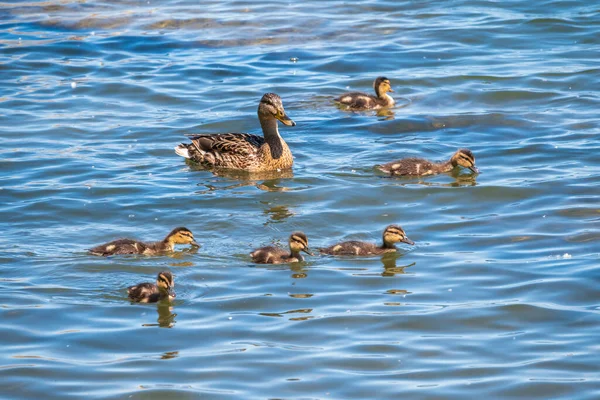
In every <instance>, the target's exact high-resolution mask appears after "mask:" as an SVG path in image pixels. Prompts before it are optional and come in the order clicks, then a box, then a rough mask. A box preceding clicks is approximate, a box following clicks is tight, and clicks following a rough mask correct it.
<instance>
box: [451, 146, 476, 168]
mask: <svg viewBox="0 0 600 400" xmlns="http://www.w3.org/2000/svg"><path fill="white" fill-rule="evenodd" d="M450 162H451V163H452V166H453V167H456V166H457V165H460V166H461V167H465V168H469V169H470V170H471V171H473V172H475V173H476V174H478V173H479V169H478V168H477V167H476V166H475V156H474V155H473V153H471V150H469V149H459V150H458V151H457V152H456V153H454V155H453V156H452V158H451V159H450Z"/></svg>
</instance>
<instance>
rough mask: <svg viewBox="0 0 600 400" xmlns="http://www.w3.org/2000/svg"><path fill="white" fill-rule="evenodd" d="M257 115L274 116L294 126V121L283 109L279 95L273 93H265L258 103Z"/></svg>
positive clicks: (283, 122) (285, 123)
mask: <svg viewBox="0 0 600 400" xmlns="http://www.w3.org/2000/svg"><path fill="white" fill-rule="evenodd" d="M258 115H259V117H264V118H275V119H278V120H279V121H281V123H282V124H284V125H287V126H296V123H295V122H294V121H292V120H291V119H290V117H288V116H287V114H286V113H285V110H284V109H283V103H282V102H281V97H279V96H278V95H276V94H275V93H266V94H265V95H264V96H263V97H262V99H260V103H259V105H258Z"/></svg>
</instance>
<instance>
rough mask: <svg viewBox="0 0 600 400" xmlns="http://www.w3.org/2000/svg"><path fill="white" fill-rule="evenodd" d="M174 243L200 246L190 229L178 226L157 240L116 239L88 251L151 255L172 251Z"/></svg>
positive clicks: (100, 254)
mask: <svg viewBox="0 0 600 400" xmlns="http://www.w3.org/2000/svg"><path fill="white" fill-rule="evenodd" d="M176 244H191V245H192V246H195V247H200V245H199V244H198V243H196V241H195V240H194V235H193V234H192V231H190V230H189V229H187V228H184V227H180V228H175V229H173V230H172V231H171V233H169V234H168V235H167V236H166V237H165V238H164V239H163V240H161V241H159V242H154V243H144V242H140V241H139V240H134V239H117V240H113V241H112V242H108V243H105V244H101V245H100V246H96V247H94V248H92V249H89V250H88V251H89V253H90V254H93V255H95V256H112V255H115V254H144V255H148V256H153V255H157V254H162V253H168V252H170V251H173V250H174V249H175V245H176Z"/></svg>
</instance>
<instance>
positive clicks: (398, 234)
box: [383, 225, 415, 245]
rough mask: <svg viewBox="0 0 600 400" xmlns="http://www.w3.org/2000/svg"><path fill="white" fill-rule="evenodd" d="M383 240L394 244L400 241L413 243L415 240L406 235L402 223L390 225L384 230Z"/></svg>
mask: <svg viewBox="0 0 600 400" xmlns="http://www.w3.org/2000/svg"><path fill="white" fill-rule="evenodd" d="M383 242H384V243H388V244H394V243H398V242H402V243H406V244H410V245H413V244H415V242H413V241H412V240H410V239H409V238H408V237H406V233H404V229H402V228H401V227H400V225H389V226H388V227H387V228H385V230H384V231H383Z"/></svg>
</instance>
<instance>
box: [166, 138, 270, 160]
mask: <svg viewBox="0 0 600 400" xmlns="http://www.w3.org/2000/svg"><path fill="white" fill-rule="evenodd" d="M190 139H191V141H192V143H188V144H186V143H182V144H180V145H179V146H177V147H176V148H175V152H176V153H177V154H179V155H180V156H182V157H185V158H189V159H191V160H193V161H196V162H198V163H201V164H207V165H209V166H213V167H222V168H240V169H243V168H244V166H245V165H246V164H248V163H249V162H250V161H251V160H252V159H254V158H256V157H257V156H258V150H259V149H260V147H261V146H262V145H263V143H264V142H265V140H264V138H263V137H262V136H257V135H252V134H249V133H219V134H215V135H210V134H209V135H194V136H190Z"/></svg>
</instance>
